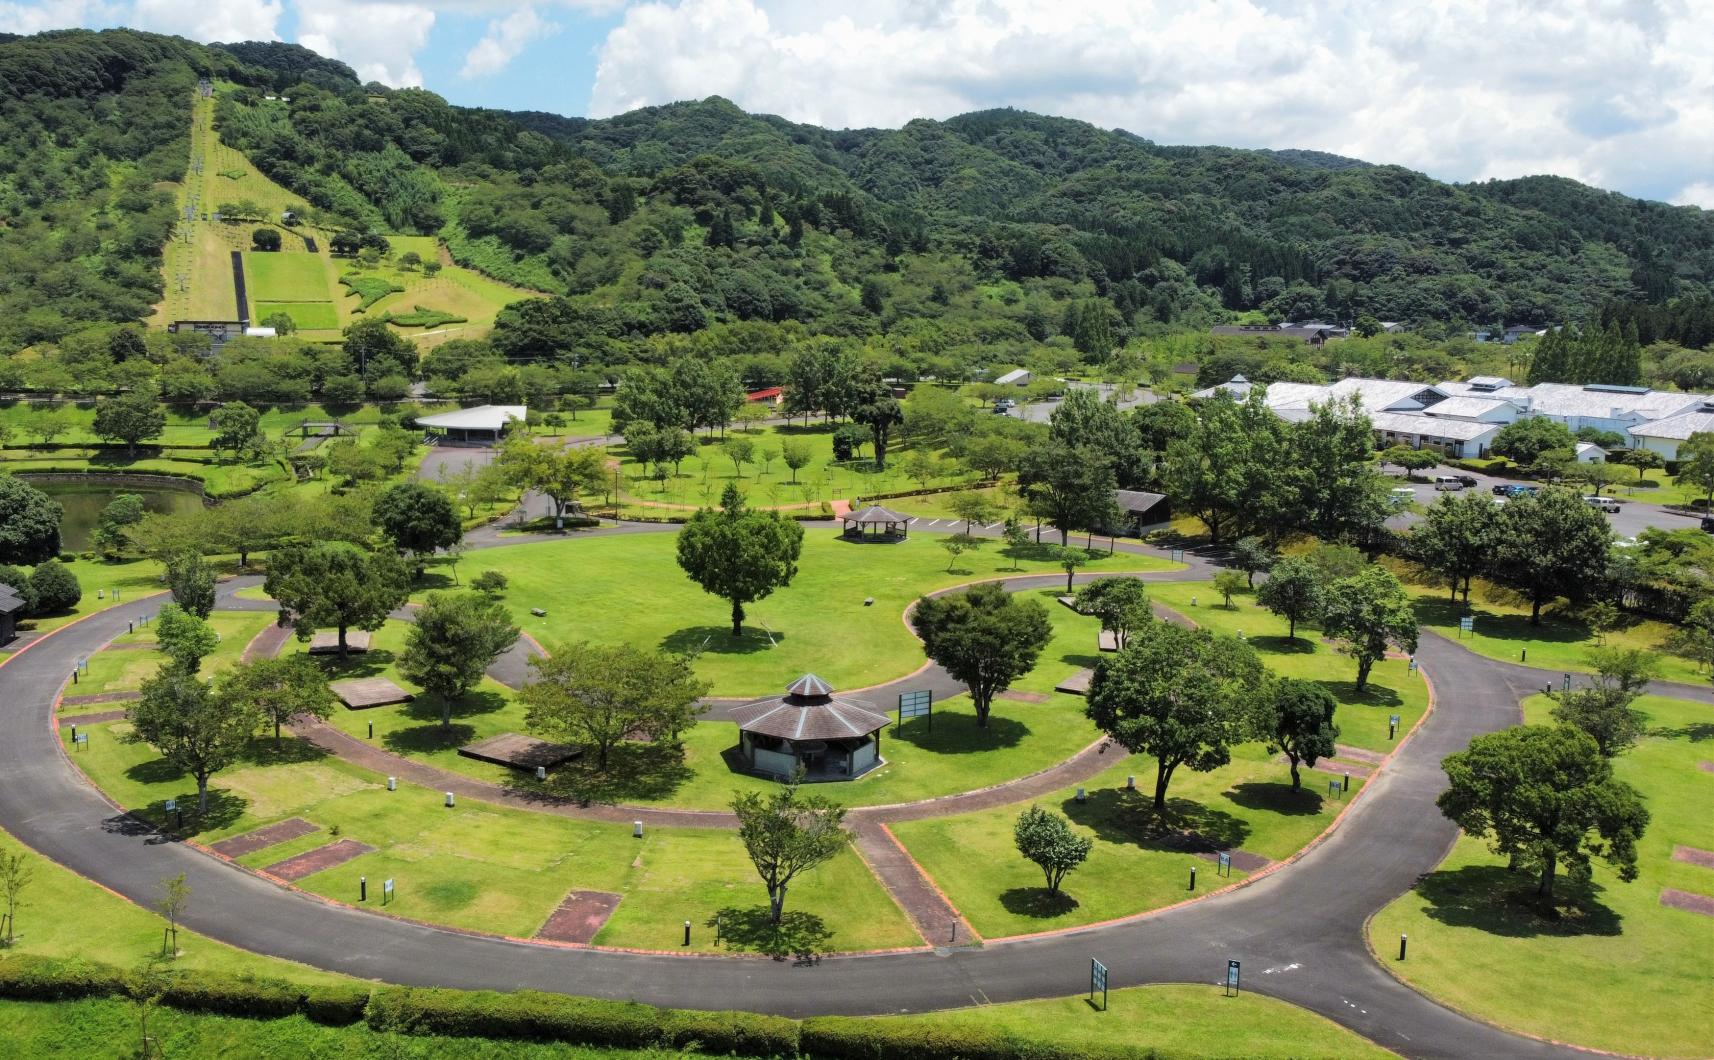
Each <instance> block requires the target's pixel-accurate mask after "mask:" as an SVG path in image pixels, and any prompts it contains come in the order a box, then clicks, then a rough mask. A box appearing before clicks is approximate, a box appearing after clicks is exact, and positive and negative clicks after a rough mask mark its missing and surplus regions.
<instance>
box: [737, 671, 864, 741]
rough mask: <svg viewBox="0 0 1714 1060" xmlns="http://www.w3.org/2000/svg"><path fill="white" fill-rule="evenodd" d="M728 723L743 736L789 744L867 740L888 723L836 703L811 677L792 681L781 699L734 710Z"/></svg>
mask: <svg viewBox="0 0 1714 1060" xmlns="http://www.w3.org/2000/svg"><path fill="white" fill-rule="evenodd" d="M732 720H733V721H735V722H737V723H738V728H740V729H742V730H743V731H745V732H753V733H760V734H761V735H763V736H773V737H777V738H779V739H782V740H791V741H793V742H799V741H805V740H846V739H855V738H858V737H863V736H868V735H869V734H870V733H872V732H875V731H877V730H879V729H884V728H886V727H887V725H889V724H890V723H891V721H892V719H891V718H889V717H887V716H886V715H885V714H877V713H876V712H874V711H872V710H870V709H869V708H868V707H864V706H861V705H859V704H857V703H853V702H851V701H850V700H846V699H840V698H838V697H837V696H835V695H834V694H833V688H832V686H830V685H829V684H828V683H827V682H826V681H823V680H822V679H821V678H819V677H817V676H815V675H814V674H804V675H803V676H802V677H800V678H798V679H797V680H796V681H793V682H792V684H791V687H790V688H788V689H787V690H786V694H785V695H783V696H770V697H768V698H767V699H758V700H756V701H755V702H754V703H745V704H744V705H743V706H740V707H734V708H733V710H732Z"/></svg>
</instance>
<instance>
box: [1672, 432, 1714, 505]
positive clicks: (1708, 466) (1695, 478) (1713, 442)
mask: <svg viewBox="0 0 1714 1060" xmlns="http://www.w3.org/2000/svg"><path fill="white" fill-rule="evenodd" d="M1678 481H1680V482H1683V483H1687V484H1689V485H1692V486H1695V487H1696V488H1697V489H1699V490H1701V491H1702V492H1703V494H1704V495H1705V496H1704V500H1705V501H1706V502H1707V503H1708V505H1709V506H1711V507H1714V432H1711V431H1697V432H1696V433H1695V434H1692V435H1691V436H1690V437H1689V438H1686V439H1685V440H1684V441H1683V443H1681V444H1680V445H1679V447H1678Z"/></svg>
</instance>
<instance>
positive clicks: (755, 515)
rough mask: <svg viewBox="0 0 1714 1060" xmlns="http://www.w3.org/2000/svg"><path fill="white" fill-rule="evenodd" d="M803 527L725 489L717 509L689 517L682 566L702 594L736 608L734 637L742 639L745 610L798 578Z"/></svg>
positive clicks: (680, 549)
mask: <svg viewBox="0 0 1714 1060" xmlns="http://www.w3.org/2000/svg"><path fill="white" fill-rule="evenodd" d="M802 550H803V527H801V526H799V525H798V524H797V523H795V522H793V521H792V520H790V519H787V518H786V517H785V516H783V515H780V514H779V513H778V512H764V511H755V510H752V509H750V508H748V507H746V506H745V504H744V497H743V495H742V494H740V493H739V492H738V488H737V487H736V486H733V485H731V484H730V483H729V484H727V486H726V490H725V492H724V493H722V494H721V496H720V507H719V508H704V509H702V510H701V511H699V512H697V513H696V514H695V515H693V516H691V517H690V520H689V521H688V522H686V523H685V524H684V529H683V530H680V531H679V535H678V565H679V566H680V567H682V568H683V569H684V572H685V573H686V574H688V575H690V578H691V580H692V581H694V582H696V584H698V585H700V586H702V588H703V590H704V591H705V592H708V593H712V594H713V595H715V596H718V597H720V598H721V599H722V600H726V601H728V602H730V603H731V605H732V635H733V636H734V637H740V636H743V634H744V605H745V604H748V603H754V602H755V601H757V600H761V599H763V598H765V597H767V596H768V595H769V594H771V593H772V592H773V591H774V590H775V589H778V588H781V587H782V586H786V585H790V584H791V580H792V579H793V578H794V577H796V576H797V561H798V555H799V554H800V553H801V552H802Z"/></svg>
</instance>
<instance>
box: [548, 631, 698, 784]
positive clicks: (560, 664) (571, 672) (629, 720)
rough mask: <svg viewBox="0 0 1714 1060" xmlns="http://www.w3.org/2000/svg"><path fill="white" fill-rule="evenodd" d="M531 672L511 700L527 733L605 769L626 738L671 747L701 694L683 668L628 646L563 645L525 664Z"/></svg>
mask: <svg viewBox="0 0 1714 1060" xmlns="http://www.w3.org/2000/svg"><path fill="white" fill-rule="evenodd" d="M530 668H531V669H532V670H533V671H534V675H533V676H532V677H531V679H530V681H529V683H528V684H526V685H524V687H523V688H522V689H521V690H520V691H519V692H518V699H519V700H520V701H521V702H522V703H523V704H524V706H525V708H526V714H525V723H526V724H527V725H528V726H529V728H530V731H532V732H539V733H542V734H543V735H545V736H548V737H550V738H552V739H559V740H567V741H570V742H573V743H576V744H577V745H578V746H580V747H583V748H585V749H586V750H591V751H593V752H594V753H595V766H596V768H597V769H599V770H605V769H606V768H607V762H608V758H609V757H610V756H611V754H612V750H613V748H614V747H615V746H617V745H618V743H619V741H621V740H623V739H625V738H626V737H627V736H629V735H631V734H632V733H638V732H642V733H647V734H648V735H649V736H650V737H651V738H653V739H657V740H658V739H663V738H666V739H675V740H676V739H678V737H679V735H680V734H681V733H683V732H684V730H685V729H687V728H689V727H690V726H691V725H693V724H695V722H696V716H697V715H698V714H699V713H701V712H702V711H703V710H705V709H707V708H706V707H703V706H702V705H701V704H700V703H699V701H700V700H701V699H702V697H703V696H705V695H707V694H708V689H709V687H710V686H709V684H708V682H707V681H703V680H700V679H699V678H697V676H696V674H695V672H694V671H693V670H692V669H691V665H690V660H688V659H686V658H684V657H683V656H680V655H668V654H665V653H663V652H657V651H646V650H644V649H642V648H637V647H633V646H632V645H629V644H614V645H600V644H564V645H559V646H557V647H555V648H554V650H553V652H552V654H550V655H547V656H545V657H543V656H537V657H535V658H532V659H531V660H530Z"/></svg>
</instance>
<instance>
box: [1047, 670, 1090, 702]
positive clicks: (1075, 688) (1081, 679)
mask: <svg viewBox="0 0 1714 1060" xmlns="http://www.w3.org/2000/svg"><path fill="white" fill-rule="evenodd" d="M1094 676H1095V671H1094V670H1079V671H1077V672H1076V673H1074V674H1072V675H1071V676H1070V677H1067V678H1066V679H1065V680H1063V681H1061V682H1060V683H1059V684H1057V685H1054V686H1053V690H1054V691H1055V692H1067V693H1070V694H1071V695H1074V696H1086V695H1088V694H1089V679H1090V678H1092V677H1094Z"/></svg>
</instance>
